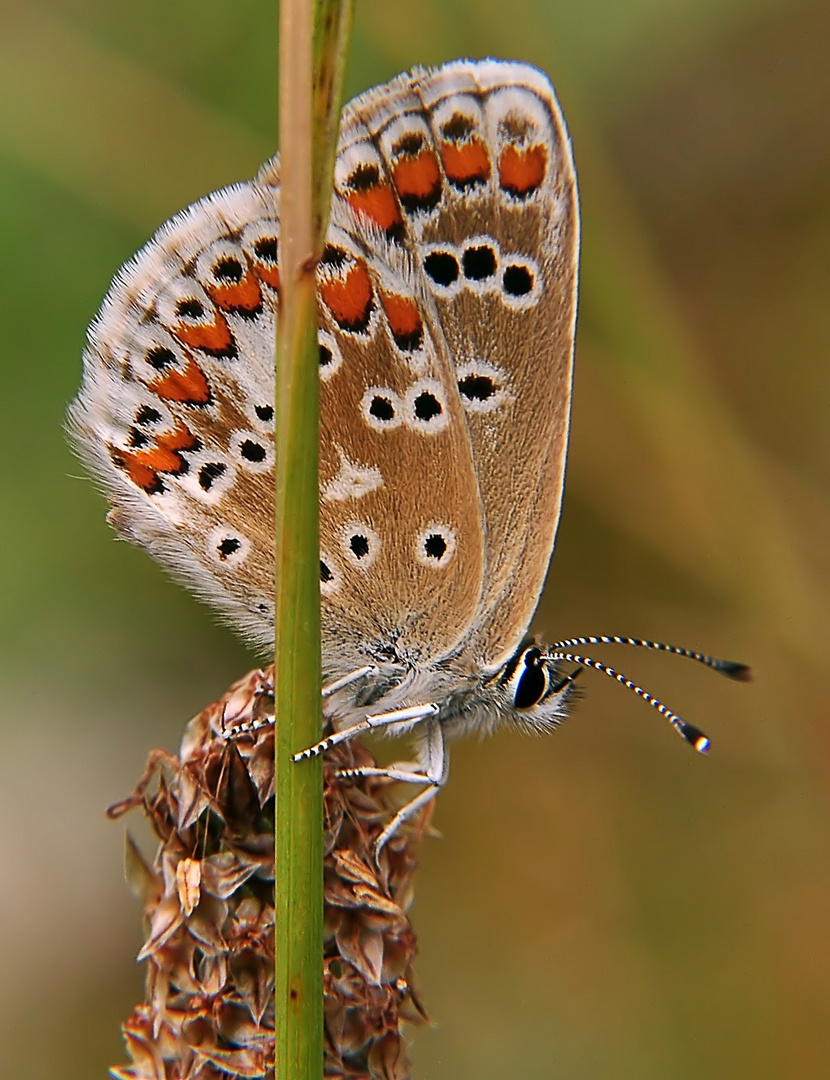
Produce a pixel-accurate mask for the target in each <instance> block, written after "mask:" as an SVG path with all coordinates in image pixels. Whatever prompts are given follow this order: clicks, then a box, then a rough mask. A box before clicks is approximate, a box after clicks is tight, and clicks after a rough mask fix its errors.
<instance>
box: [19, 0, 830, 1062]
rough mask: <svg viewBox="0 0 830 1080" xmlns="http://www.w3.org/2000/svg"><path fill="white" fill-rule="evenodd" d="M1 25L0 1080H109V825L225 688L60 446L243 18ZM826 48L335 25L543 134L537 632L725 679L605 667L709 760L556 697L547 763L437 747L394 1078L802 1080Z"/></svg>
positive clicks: (428, 16)
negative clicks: (547, 434) (569, 317)
mask: <svg viewBox="0 0 830 1080" xmlns="http://www.w3.org/2000/svg"><path fill="white" fill-rule="evenodd" d="M0 10H2V16H1V17H2V26H0V97H1V98H2V102H3V104H2V107H0V167H2V198H0V229H1V230H2V243H3V252H4V254H3V260H2V278H3V284H2V290H0V303H2V316H1V318H2V329H3V335H2V340H3V348H2V360H0V365H2V375H3V380H2V397H1V398H0V404H2V422H1V423H0V441H2V460H3V461H5V463H6V464H5V467H4V468H3V470H2V473H0V485H2V488H1V489H0V490H1V491H2V494H1V495H0V499H1V500H2V514H3V521H4V524H3V528H2V532H1V533H0V535H2V543H3V555H2V560H1V561H0V566H2V571H3V582H2V586H0V618H1V620H2V654H0V665H1V666H2V687H3V690H2V702H3V710H4V716H3V721H4V723H3V750H2V754H1V755H0V809H1V811H2V826H1V827H0V862H1V863H2V867H3V871H2V876H0V905H2V908H1V909H0V919H2V931H1V932H0V933H2V938H0V942H1V946H0V947H1V949H2V966H3V971H4V977H3V979H2V989H0V1017H2V1019H1V1020H0V1057H2V1059H3V1060H2V1062H0V1072H2V1074H3V1075H7V1076H12V1075H14V1076H17V1077H24V1078H26V1080H29V1078H31V1080H35V1078H41V1077H44V1078H46V1077H53V1076H58V1075H60V1076H61V1077H62V1078H63V1080H72V1078H75V1077H77V1078H81V1077H83V1078H88V1077H93V1076H104V1075H105V1070H106V1067H107V1066H108V1065H109V1064H110V1063H118V1062H121V1061H123V1052H122V1048H121V1044H120V1036H119V1030H118V1025H119V1023H120V1021H121V1020H122V1019H123V1017H124V1016H125V1015H126V1014H127V1012H128V1011H129V1009H130V1008H131V1006H132V1003H133V1002H134V1001H135V1000H136V999H137V998H138V997H139V996H140V994H141V972H140V970H139V969H138V968H137V967H136V966H135V965H134V962H133V957H134V955H135V952H136V951H137V949H138V947H139V944H140V927H139V912H138V908H137V905H136V903H135V901H134V900H133V899H132V897H131V896H130V895H129V893H128V891H127V888H126V885H125V884H124V882H123V880H122V870H121V859H122V847H123V832H124V825H123V823H120V824H114V825H113V824H110V823H107V822H106V821H105V819H104V816H103V810H104V807H105V806H106V805H107V804H108V803H109V802H111V801H114V800H116V799H118V798H120V797H121V796H123V795H124V794H126V793H127V792H128V791H129V790H130V789H131V786H132V783H133V781H134V779H135V778H137V776H138V775H139V774H140V772H141V770H142V767H143V763H144V758H145V755H146V753H147V751H148V750H149V749H150V748H151V747H154V746H157V745H163V746H165V747H168V748H170V749H174V748H175V747H176V745H177V742H178V738H179V736H180V733H181V731H182V728H183V725H184V723H185V721H186V720H187V719H188V718H189V717H190V716H191V715H192V714H193V713H195V712H196V711H198V710H199V709H200V708H201V707H202V706H203V705H204V704H205V703H207V702H209V701H211V700H213V699H214V698H215V697H216V696H217V695H218V694H219V693H221V692H222V690H223V689H224V688H225V686H226V685H227V684H228V683H229V682H230V681H231V680H232V679H233V678H235V677H237V676H238V675H240V674H242V673H243V672H244V671H245V670H247V669H248V668H249V667H250V666H252V665H253V663H254V660H255V658H253V657H252V656H250V655H249V654H248V653H246V651H245V650H244V649H243V647H242V646H241V645H240V644H238V643H237V642H236V641H235V639H234V638H233V637H232V635H231V634H230V632H229V631H226V630H225V629H223V628H221V627H218V626H216V625H215V624H214V622H213V619H212V617H211V616H210V614H209V613H208V612H207V611H206V610H205V609H203V608H201V607H200V606H199V605H198V604H197V603H196V602H195V601H193V600H192V599H191V598H190V597H189V596H187V595H186V594H185V593H184V592H182V591H181V590H180V589H178V588H177V587H176V586H174V585H173V584H171V583H170V582H169V581H168V580H167V579H166V578H165V577H164V575H163V574H162V572H161V571H160V570H158V569H157V568H156V567H155V565H154V564H153V563H152V562H151V560H150V559H149V558H147V556H146V555H145V554H144V553H142V552H140V551H138V550H135V549H132V548H131V547H129V546H128V545H126V544H123V543H120V542H117V541H116V540H115V539H114V536H113V534H112V533H111V532H110V531H109V530H108V528H107V526H106V525H105V523H104V505H103V501H102V500H101V499H100V497H99V496H98V495H97V494H96V492H95V489H94V486H93V485H92V483H91V482H90V481H89V480H88V479H86V478H85V477H84V476H83V475H82V470H81V468H80V466H79V465H78V464H77V463H76V462H75V461H74V459H73V458H72V456H71V454H70V453H69V451H68V449H67V447H66V444H65V441H64V437H63V433H62V428H61V425H62V421H63V415H64V409H65V405H66V403H67V401H68V400H69V399H70V398H71V397H72V395H73V394H74V392H75V390H76V387H77V385H78V381H79V376H80V352H81V348H82V343H83V337H84V330H85V326H86V324H87V322H88V321H89V319H90V318H91V317H92V315H93V314H94V312H95V310H96V308H97V305H98V303H99V301H100V299H101V297H102V295H103V293H104V291H105V289H106V288H107V285H108V283H109V280H110V278H111V276H112V274H113V273H114V272H115V270H116V269H117V268H118V266H119V265H120V264H121V263H122V262H123V261H124V260H125V259H126V258H127V257H128V256H129V255H130V254H131V253H132V252H133V251H134V249H136V248H137V247H138V246H139V245H140V244H141V243H142V242H143V241H144V240H145V239H146V238H147V237H148V236H149V234H150V233H151V232H152V231H153V230H154V228H155V227H156V226H157V225H158V224H160V223H161V222H162V221H163V220H164V219H165V218H166V217H167V216H169V215H170V214H171V213H173V212H174V211H176V210H178V209H179V208H180V207H182V206H184V205H185V204H187V203H188V202H190V201H192V200H193V199H195V198H196V197H198V196H200V195H202V194H204V193H206V192H207V191H210V190H212V189H214V188H216V187H219V186H221V185H224V184H227V183H229V182H231V181H233V180H236V179H241V178H246V177H249V176H251V175H252V174H253V173H254V171H255V170H256V168H257V166H258V164H259V163H260V161H262V160H263V159H264V158H265V157H266V156H268V155H269V154H270V153H271V152H272V150H273V148H274V145H275V120H274V117H275V114H276V103H275V98H276V90H275V85H276V84H275V78H276V70H275V64H276V61H275V53H276V38H277V35H276V12H275V10H274V6H273V5H272V4H268V3H265V2H264V0H236V2H235V3H234V4H228V3H222V2H219V0H177V2H175V3H171V2H169V0H145V2H143V3H133V4H112V3H108V2H105V0H63V2H61V0H54V2H52V3H43V2H37V0H26V2H24V0H20V2H18V3H14V2H10V0H4V3H3V6H2V9H0ZM828 37H830V7H828V5H827V4H826V2H824V0H786V2H784V0H752V2H750V0H637V2H630V3H625V4H618V3H614V2H611V0H583V2H582V3H579V4H576V3H570V4H568V3H565V2H564V0H536V2H526V3H518V4H516V3H513V4H503V3H498V4H497V3H493V2H492V0H478V2H477V3H465V2H464V0H452V2H449V0H431V2H423V3H421V4H418V5H415V4H407V5H400V4H395V3H389V2H388V0H361V2H360V3H359V6H358V11H357V21H356V27H355V37H354V47H353V52H352V61H351V65H350V69H349V77H348V90H349V93H350V94H351V93H354V92H357V91H359V90H362V89H365V88H366V87H368V86H370V85H373V84H375V83H377V82H380V81H383V80H385V79H387V78H389V77H390V76H392V75H393V74H395V73H396V72H397V71H399V70H401V69H403V68H406V67H408V66H410V65H412V64H416V63H427V64H432V63H440V62H442V61H444V60H448V59H451V58H453V57H456V56H459V55H471V56H482V55H487V54H493V55H498V56H505V57H510V58H516V59H523V60H529V61H532V62H534V63H537V64H539V65H540V66H541V67H543V68H545V69H546V70H547V71H548V72H550V74H551V76H552V78H553V80H554V82H555V84H556V86H557V89H558V93H559V96H560V98H561V101H562V105H563V108H564V110H565V114H566V116H567V118H568V123H569V126H570V130H571V134H572V137H573V142H574V147H575V153H576V159H577V166H578V169H579V176H580V181H581V194H582V209H583V220H584V254H583V272H582V285H581V302H580V309H581V310H580V326H579V337H578V349H577V353H578V365H577V376H576V387H575V398H574V419H573V436H572V445H571V452H570V462H569V475H568V485H567V491H566V497H565V508H564V515H563V519H562V526H561V530H560V536H559V541H558V544H557V551H556V557H555V559H554V561H553V568H552V571H551V574H550V578H549V581H548V586H547V590H546V593H545V596H544V600H543V602H542V606H541V608H540V611H539V613H538V616H537V620H536V626H537V627H538V629H539V630H540V631H542V632H544V633H546V634H548V635H557V636H564V635H569V634H577V633H597V632H612V633H628V634H634V635H644V636H651V637H661V638H664V639H667V640H670V641H679V642H680V643H686V644H691V645H693V646H695V647H698V648H704V649H707V650H710V651H712V652H714V653H716V654H720V655H726V656H729V657H733V658H736V659H741V660H745V661H748V662H751V663H752V664H753V665H754V667H755V670H756V680H755V682H754V683H752V684H751V685H749V686H742V685H740V684H733V683H730V682H728V681H727V680H725V679H721V678H719V677H718V676H716V675H714V674H712V673H710V672H707V671H704V670H702V669H697V668H695V667H693V666H692V665H690V664H688V663H685V662H683V661H681V660H674V659H671V658H667V657H654V656H648V655H638V654H637V653H635V652H633V651H628V652H624V653H621V652H620V651H618V650H605V651H604V652H603V651H602V650H597V654H598V655H602V656H603V657H604V658H606V659H608V660H609V661H610V662H612V663H616V664H618V665H619V666H620V667H622V669H623V670H624V671H625V672H626V673H627V674H629V675H630V676H631V677H632V678H636V679H638V680H640V681H642V682H644V683H645V685H646V686H648V687H649V689H651V690H652V691H653V692H654V693H656V694H658V695H659V696H661V697H663V698H664V699H665V700H666V701H667V702H668V703H669V704H670V705H671V706H672V707H673V708H675V709H677V710H678V711H679V712H681V713H682V714H683V715H684V716H686V717H688V718H689V719H691V720H692V721H693V722H695V723H697V724H699V725H700V726H702V727H703V728H704V729H705V730H706V731H707V732H708V733H709V734H710V735H711V736H712V740H713V750H712V753H711V755H710V757H709V759H708V760H704V759H702V758H699V757H697V756H696V755H694V754H693V753H691V752H690V751H689V750H688V748H687V747H685V746H684V744H683V743H682V742H681V741H680V740H679V739H677V738H676V737H675V736H674V735H673V734H672V732H671V731H670V730H669V729H668V727H667V725H666V724H665V723H664V722H663V721H662V720H661V719H660V718H659V717H658V716H657V714H656V713H655V712H654V711H653V710H652V709H649V708H648V707H647V706H645V705H644V704H642V703H641V702H639V701H638V700H636V699H635V698H634V696H633V695H630V694H627V693H625V692H623V691H622V690H621V689H620V688H619V687H617V686H615V685H612V684H611V683H610V681H609V680H606V679H604V678H602V677H601V676H599V675H591V674H589V673H585V674H584V676H583V678H582V683H583V688H584V691H585V698H584V701H583V702H582V703H581V704H580V706H579V708H578V709H577V710H576V713H575V715H574V716H573V717H572V719H571V720H569V722H568V723H567V724H566V726H565V727H564V728H563V730H562V731H561V732H559V733H558V734H557V735H556V736H555V737H553V738H550V739H546V740H541V741H539V740H532V739H527V738H522V737H519V736H515V735H510V734H504V735H501V736H500V737H496V738H493V739H491V740H489V741H488V742H486V743H484V744H481V745H478V744H476V743H475V742H468V743H464V744H459V745H457V746H456V747H455V750H454V759H453V775H452V779H451V783H450V785H449V788H448V789H447V791H446V792H445V793H444V794H443V795H442V797H441V799H440V800H439V806H438V810H437V815H436V824H437V826H438V827H439V828H440V830H441V832H442V833H443V839H440V840H439V839H435V840H430V841H428V842H427V843H426V844H425V845H424V848H423V859H422V863H423V869H422V872H421V876H420V883H419V888H418V892H417V899H416V907H415V920H416V925H417V927H418V929H419V931H420V936H421V951H422V955H421V958H420V960H419V966H418V969H417V973H418V976H419V980H420V989H421V993H422V996H423V999H424V1001H425V1003H426V1005H427V1007H428V1008H429V1010H430V1012H431V1013H432V1014H433V1015H434V1017H435V1019H436V1020H437V1021H438V1025H437V1027H435V1028H434V1029H431V1030H429V1029H428V1030H422V1031H419V1032H417V1033H416V1037H415V1045H414V1049H413V1054H414V1058H415V1062H416V1075H417V1076H418V1077H421V1078H424V1080H426V1078H429V1080H458V1078H459V1077H467V1076H470V1077H472V1076H475V1077H477V1078H478V1080H502V1078H504V1077H514V1076H515V1077H519V1076H521V1077H523V1078H527V1080H536V1078H539V1080H542V1078H544V1080H548V1078H557V1080H558V1078H567V1080H588V1078H596V1077H606V1076H607V1077H614V1078H628V1077H631V1078H634V1077H636V1078H638V1080H649V1078H654V1080H666V1078H667V1077H671V1078H672V1080H674V1078H689V1080H699V1078H701V1077H707V1078H716V1080H727V1078H728V1080H736V1078H744V1077H746V1078H750V1077H751V1078H752V1080H772V1078H775V1080H779V1078H783V1077H799V1078H802V1080H807V1078H812V1077H826V1076H827V1075H828V1074H830V1014H829V1013H828V1001H829V999H830V941H828V929H827V927H828V914H830V911H828V904H829V902H830V864H828V857H827V856H828V771H829V770H830V722H829V720H830V718H828V710H827V701H828V682H830V678H829V676H828V665H827V656H826V653H827V647H828V642H830V633H828V630H830V611H829V610H828V608H829V607H830V605H828V580H830V498H828V480H830V446H829V444H828V438H827V431H828V420H830V365H829V364H828V345H830V328H829V327H830V322H829V321H828V295H829V294H828V284H829V283H830V183H828V181H830V127H829V126H828V115H830V65H828V64H827V59H826V43H827V40H828ZM130 827H131V828H132V829H133V830H134V831H137V832H138V834H139V835H141V828H140V823H139V822H138V821H137V820H135V821H133V822H132V823H131V825H130Z"/></svg>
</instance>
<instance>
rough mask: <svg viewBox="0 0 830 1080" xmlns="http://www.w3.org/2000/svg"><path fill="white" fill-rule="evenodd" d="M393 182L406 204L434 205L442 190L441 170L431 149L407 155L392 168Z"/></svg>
mask: <svg viewBox="0 0 830 1080" xmlns="http://www.w3.org/2000/svg"><path fill="white" fill-rule="evenodd" d="M392 182H393V184H394V185H395V190H396V191H397V192H398V195H399V196H400V197H401V200H402V201H403V203H404V205H407V203H409V202H412V203H414V205H415V206H416V207H417V206H419V205H427V206H434V205H435V203H436V202H437V200H438V197H439V195H440V192H441V171H440V169H439V168H438V159H437V158H436V156H435V154H434V153H433V152H432V151H431V150H426V149H424V150H421V152H420V153H418V154H414V155H409V154H407V155H405V156H403V157H402V158H400V160H399V161H398V162H397V164H396V165H395V166H394V168H393V169H392Z"/></svg>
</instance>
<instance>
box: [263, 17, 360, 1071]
mask: <svg viewBox="0 0 830 1080" xmlns="http://www.w3.org/2000/svg"><path fill="white" fill-rule="evenodd" d="M344 7H345V8H347V9H348V10H349V11H350V7H349V6H348V5H342V4H340V5H338V4H333V3H319V4H318V6H317V8H316V9H315V12H314V14H315V17H316V27H317V34H316V36H314V35H313V29H314V27H313V25H312V4H311V0H284V2H283V3H282V5H281V8H280V133H281V164H280V220H281V232H280V281H281V307H280V318H279V326H278V335H277V356H278V362H277V378H276V433H277V437H276V440H275V458H276V460H275V487H276V492H275V496H276V505H275V530H276V531H275V613H274V617H275V668H274V672H275V674H274V680H275V686H274V693H275V709H276V715H277V726H276V740H275V743H276V747H275V752H276V771H275V775H276V836H275V860H276V874H275V892H276V896H275V907H276V914H275V919H276V926H275V953H276V956H275V995H276V1001H275V1007H276V1014H275V1016H276V1020H275V1025H276V1032H275V1039H276V1048H275V1049H276V1060H275V1070H276V1076H277V1078H278V1080H319V1078H320V1077H321V1076H322V1071H323V964H322V961H323V810H322V807H323V802H322V759H321V758H319V757H318V758H313V759H311V760H310V761H304V762H302V763H301V764H300V765H294V763H293V762H292V760H291V755H292V754H294V753H296V752H297V751H298V750H301V749H303V748H304V747H306V746H309V745H311V744H313V743H315V742H316V741H317V740H318V738H319V737H320V593H319V587H320V586H319V494H318V489H319V481H318V471H319V470H318V459H319V376H318V366H319V358H318V346H317V321H316V274H315V267H316V263H317V260H318V258H319V255H320V252H321V251H322V244H323V237H324V235H325V229H326V228H327V224H328V204H329V202H330V198H331V196H330V186H331V172H332V167H333V162H334V152H335V150H334V139H335V138H336V134H337V117H338V112H339V100H340V93H341V86H342V73H343V67H344V57H345V52H346V35H347V34H348V30H349V27H350V25H351V15H350V14H344V11H343V9H344ZM338 9H340V10H338ZM312 41H314V51H313V53H312ZM315 68H316V71H315V70H314V69H315Z"/></svg>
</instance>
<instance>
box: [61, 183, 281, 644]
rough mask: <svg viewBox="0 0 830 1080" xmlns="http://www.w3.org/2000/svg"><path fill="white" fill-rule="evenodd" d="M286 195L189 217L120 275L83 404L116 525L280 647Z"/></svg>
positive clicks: (78, 427)
mask: <svg viewBox="0 0 830 1080" xmlns="http://www.w3.org/2000/svg"><path fill="white" fill-rule="evenodd" d="M275 210H276V199H275V197H274V193H273V191H270V190H268V189H266V188H263V187H259V186H257V185H253V184H240V185H237V186H234V187H231V188H227V189H225V190H223V191H219V192H216V193H215V194H213V195H210V196H208V197H207V198H205V199H202V200H200V201H199V202H197V203H195V204H194V205H193V206H191V207H188V209H186V210H184V211H183V212H182V213H180V214H178V215H177V216H176V217H174V218H173V219H172V220H171V221H169V222H167V223H166V224H165V225H163V226H162V228H161V229H159V231H158V232H157V233H156V234H155V236H154V237H153V238H152V239H151V240H150V241H149V243H148V244H146V245H145V247H144V248H142V249H141V251H139V252H138V254H137V255H136V256H135V257H134V258H133V259H131V260H130V261H129V262H128V263H126V264H125V266H124V267H123V268H122V269H121V270H120V271H119V273H118V275H117V276H116V278H115V280H114V281H113V284H112V286H111V288H110V290H109V292H108V294H107V296H106V298H105V299H104V302H103V305H102V307H101V310H100V312H99V314H98V316H97V317H96V319H95V321H94V322H93V323H92V325H91V327H90V329H89V335H88V343H87V347H86V349H85V351H84V375H83V383H82V386H81V390H80V393H79V395H78V397H77V399H76V400H75V401H74V402H73V404H72V406H71V407H70V410H69V427H70V433H71V436H72V438H73V442H74V444H75V446H76V448H77V451H78V453H79V455H80V456H81V457H82V458H83V459H84V461H85V462H86V463H87V465H88V467H89V468H90V471H91V472H92V473H93V475H94V476H96V478H97V479H98V481H99V483H100V485H101V487H102V488H103V489H104V492H105V494H106V495H107V497H108V499H109V501H110V503H111V504H112V509H111V511H110V513H109V516H108V520H109V521H110V523H111V524H112V525H113V527H114V528H115V529H116V530H117V531H118V532H119V533H120V534H121V535H122V536H124V537H125V538H126V539H128V540H131V541H133V542H134V543H137V544H139V545H141V546H143V547H145V548H146V549H147V550H148V551H149V552H150V554H151V555H152V556H153V557H154V558H155V559H157V560H158V561H159V562H160V563H162V564H163V565H164V566H165V567H166V568H167V569H168V570H170V571H171V572H172V573H173V575H174V576H175V577H176V578H178V579H179V580H180V581H182V583H183V584H185V585H186V586H187V587H189V588H191V589H192V590H193V591H194V592H195V593H196V594H197V595H199V596H200V597H201V598H202V599H204V600H205V601H207V602H208V603H210V604H212V605H213V606H214V607H216V608H217V609H218V610H219V611H220V612H221V613H222V614H223V615H224V616H225V617H226V618H227V619H228V620H229V621H230V622H231V623H232V624H233V625H234V626H236V627H237V628H238V629H239V630H240V631H241V632H242V633H243V634H244V636H246V637H247V638H248V639H249V640H251V641H253V642H254V643H256V644H258V645H261V646H267V645H268V643H269V642H271V641H273V607H274V602H273V565H274V559H273V525H272V519H273V515H272V513H271V511H270V507H272V506H273V499H274V495H273V492H274V472H273V459H274V406H273V400H274V364H273V356H274V344H273V340H274V325H275V323H274V320H275V318H276V298H277V285H278V280H279V278H278V268H277V253H278V236H279V228H278V223H277V220H276V213H275Z"/></svg>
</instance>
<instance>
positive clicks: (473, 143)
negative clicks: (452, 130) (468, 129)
mask: <svg viewBox="0 0 830 1080" xmlns="http://www.w3.org/2000/svg"><path fill="white" fill-rule="evenodd" d="M441 161H442V162H443V165H444V172H445V173H446V174H447V179H448V180H449V181H450V183H451V184H458V185H460V186H463V185H465V184H472V183H474V182H475V181H477V180H480V181H484V180H489V179H490V154H489V152H488V150H487V147H486V146H485V145H484V143H483V142H482V141H481V140H480V139H476V138H472V139H469V140H468V141H467V142H464V143H452V142H445V143H442V144H441Z"/></svg>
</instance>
